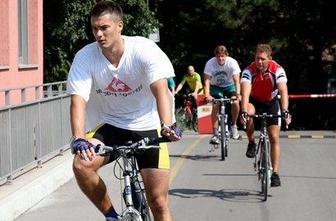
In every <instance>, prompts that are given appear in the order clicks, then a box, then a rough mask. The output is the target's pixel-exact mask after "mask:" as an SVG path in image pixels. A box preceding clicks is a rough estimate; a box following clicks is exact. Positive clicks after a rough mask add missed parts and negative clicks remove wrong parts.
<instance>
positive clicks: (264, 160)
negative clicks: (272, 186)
mask: <svg viewBox="0 0 336 221" xmlns="http://www.w3.org/2000/svg"><path fill="white" fill-rule="evenodd" d="M267 145H268V142H267V141H263V142H262V146H261V147H262V149H261V151H262V156H261V168H262V179H261V192H262V195H263V201H267V197H268V187H269V180H270V178H269V173H268V171H269V169H270V168H269V162H268V159H269V156H268V154H269V153H268V151H267V150H268V146H267Z"/></svg>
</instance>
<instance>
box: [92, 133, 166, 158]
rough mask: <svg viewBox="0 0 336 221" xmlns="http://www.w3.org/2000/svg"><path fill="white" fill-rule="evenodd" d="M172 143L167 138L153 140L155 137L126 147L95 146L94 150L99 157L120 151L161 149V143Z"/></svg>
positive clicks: (131, 143) (125, 145)
mask: <svg viewBox="0 0 336 221" xmlns="http://www.w3.org/2000/svg"><path fill="white" fill-rule="evenodd" d="M166 142H171V141H170V140H169V139H168V138H167V137H159V138H153V137H145V138H143V139H141V140H139V141H136V142H132V141H130V142H127V143H125V144H124V145H115V146H106V145H101V144H98V145H96V146H94V147H93V148H94V150H95V152H96V153H97V155H106V154H113V153H115V152H118V151H120V150H132V151H135V150H144V149H151V148H160V147H159V146H158V144H159V143H166Z"/></svg>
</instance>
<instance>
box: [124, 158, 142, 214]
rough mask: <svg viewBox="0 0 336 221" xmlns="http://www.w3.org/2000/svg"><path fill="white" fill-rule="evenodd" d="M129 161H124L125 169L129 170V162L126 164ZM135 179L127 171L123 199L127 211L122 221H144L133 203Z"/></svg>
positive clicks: (129, 171) (125, 172)
mask: <svg viewBox="0 0 336 221" xmlns="http://www.w3.org/2000/svg"><path fill="white" fill-rule="evenodd" d="M126 161H127V160H124V164H125V167H126V168H127V165H128V164H129V162H126ZM132 177H133V174H132V171H131V170H129V169H126V170H125V171H124V184H125V187H124V192H123V197H124V201H125V205H126V209H125V210H124V211H123V214H122V219H121V220H122V221H127V220H135V221H142V218H141V215H140V213H139V211H137V210H136V209H135V208H134V203H133V198H132V192H133V191H135V189H132V188H135V186H134V185H132V182H131V179H133V178H132ZM140 191H141V190H140Z"/></svg>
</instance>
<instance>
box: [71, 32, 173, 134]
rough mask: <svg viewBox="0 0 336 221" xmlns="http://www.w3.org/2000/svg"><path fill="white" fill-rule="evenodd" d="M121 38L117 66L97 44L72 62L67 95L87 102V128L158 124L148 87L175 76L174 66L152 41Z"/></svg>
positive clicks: (139, 127)
mask: <svg viewBox="0 0 336 221" xmlns="http://www.w3.org/2000/svg"><path fill="white" fill-rule="evenodd" d="M122 37H123V39H124V44H125V50H124V53H123V55H122V57H121V59H120V62H119V64H118V67H114V66H113V65H112V64H111V63H110V62H109V61H108V60H107V58H106V57H105V56H104V55H103V54H102V51H101V48H100V46H99V44H98V43H97V42H94V43H91V44H89V45H87V46H85V47H84V48H82V49H81V50H80V51H79V52H78V53H77V54H76V56H75V58H74V61H73V63H72V66H71V69H70V73H69V76H68V93H69V94H76V95H80V96H81V97H83V98H84V99H85V101H88V104H87V118H88V120H87V124H88V125H87V129H92V128H93V127H95V126H96V125H97V124H98V123H108V124H110V125H113V126H116V127H119V128H123V129H129V130H140V131H142V130H152V129H157V128H158V127H159V125H160V119H159V115H158V112H157V106H156V100H155V97H154V96H153V94H152V92H151V90H150V84H152V83H153V82H155V81H157V80H159V79H162V78H169V77H172V76H174V69H173V66H172V64H171V62H170V60H169V58H168V57H167V55H166V54H165V53H164V52H163V51H162V50H161V49H160V48H159V47H158V46H157V45H156V44H155V43H154V42H153V41H151V40H149V39H147V38H144V37H129V36H122Z"/></svg>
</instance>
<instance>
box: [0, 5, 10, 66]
mask: <svg viewBox="0 0 336 221" xmlns="http://www.w3.org/2000/svg"><path fill="white" fill-rule="evenodd" d="M0 11H1V13H0V21H1V31H0V71H1V70H6V69H8V63H9V60H8V57H9V42H8V27H9V25H8V22H9V19H8V1H0Z"/></svg>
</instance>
